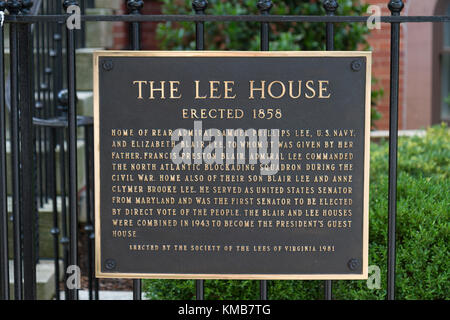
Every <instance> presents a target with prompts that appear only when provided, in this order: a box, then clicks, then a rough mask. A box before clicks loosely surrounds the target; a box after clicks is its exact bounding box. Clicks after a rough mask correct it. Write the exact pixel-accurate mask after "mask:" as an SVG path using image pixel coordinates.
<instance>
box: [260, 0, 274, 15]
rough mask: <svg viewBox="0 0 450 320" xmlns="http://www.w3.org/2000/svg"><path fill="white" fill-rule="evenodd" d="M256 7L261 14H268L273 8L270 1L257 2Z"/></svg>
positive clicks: (261, 0)
mask: <svg viewBox="0 0 450 320" xmlns="http://www.w3.org/2000/svg"><path fill="white" fill-rule="evenodd" d="M256 6H257V7H258V9H259V11H260V12H261V13H265V14H268V13H269V11H270V9H272V7H273V3H272V1H271V0H259V1H258V3H257V4H256Z"/></svg>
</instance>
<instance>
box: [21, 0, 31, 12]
mask: <svg viewBox="0 0 450 320" xmlns="http://www.w3.org/2000/svg"><path fill="white" fill-rule="evenodd" d="M32 7H33V1H32V0H22V13H23V14H29V13H31V8H32Z"/></svg>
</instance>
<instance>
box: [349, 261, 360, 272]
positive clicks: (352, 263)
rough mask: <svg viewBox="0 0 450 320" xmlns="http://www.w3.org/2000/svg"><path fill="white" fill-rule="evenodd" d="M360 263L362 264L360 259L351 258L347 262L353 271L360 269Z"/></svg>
mask: <svg viewBox="0 0 450 320" xmlns="http://www.w3.org/2000/svg"><path fill="white" fill-rule="evenodd" d="M359 265H360V261H359V259H350V260H348V262H347V266H348V268H349V269H350V270H352V271H353V270H356V269H358V267H359Z"/></svg>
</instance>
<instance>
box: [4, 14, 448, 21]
mask: <svg viewBox="0 0 450 320" xmlns="http://www.w3.org/2000/svg"><path fill="white" fill-rule="evenodd" d="M369 19H370V17H369V16H367V17H366V16H297V15H288V16H279V15H261V16H257V15H240V16H232V15H202V16H200V15H164V14H155V15H138V16H135V15H88V16H86V15H82V16H81V21H85V22H89V21H111V22H170V21H173V22H197V21H201V22H269V23H281V22H331V23H342V22H347V23H352V22H355V23H356V22H360V23H361V22H363V23H364V22H367V21H368V20H369ZM66 21H67V15H45V16H40V15H29V16H16V17H11V16H6V17H5V23H34V22H60V23H64V22H66ZM380 21H381V22H383V23H393V22H399V23H402V22H449V21H450V17H449V16H380Z"/></svg>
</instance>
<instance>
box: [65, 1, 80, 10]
mask: <svg viewBox="0 0 450 320" xmlns="http://www.w3.org/2000/svg"><path fill="white" fill-rule="evenodd" d="M78 5H79V4H78V1H77V0H64V2H63V8H64V10H65V11H67V9H68V8H69V7H70V6H78Z"/></svg>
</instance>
